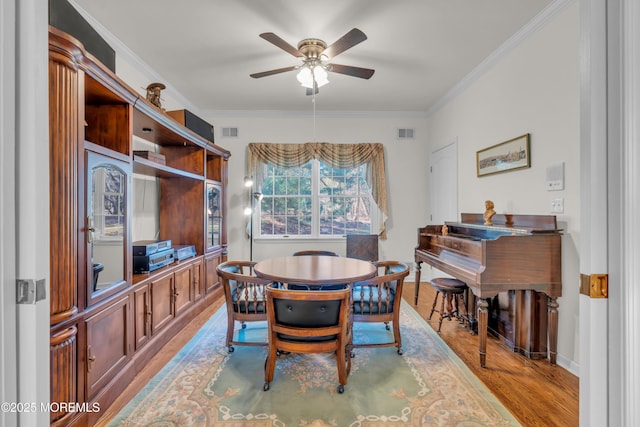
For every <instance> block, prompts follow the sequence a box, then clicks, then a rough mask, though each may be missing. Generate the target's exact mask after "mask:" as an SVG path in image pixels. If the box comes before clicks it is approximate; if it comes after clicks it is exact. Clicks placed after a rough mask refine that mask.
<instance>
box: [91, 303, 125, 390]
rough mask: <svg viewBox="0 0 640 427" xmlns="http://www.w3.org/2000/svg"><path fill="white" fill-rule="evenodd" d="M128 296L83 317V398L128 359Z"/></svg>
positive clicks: (103, 382) (99, 387)
mask: <svg viewBox="0 0 640 427" xmlns="http://www.w3.org/2000/svg"><path fill="white" fill-rule="evenodd" d="M129 306H130V304H129V296H128V295H125V296H124V297H122V298H119V299H118V300H117V301H115V302H113V303H112V304H110V305H109V306H107V307H105V309H104V310H101V311H99V312H98V313H96V314H94V315H92V316H90V317H88V318H87V319H86V320H85V324H86V331H87V348H86V360H87V369H86V378H87V380H86V384H87V399H91V398H93V397H94V396H95V395H96V393H98V391H100V390H101V389H102V387H104V386H105V385H106V384H107V382H108V381H109V380H110V379H111V378H112V377H113V376H114V375H115V374H116V373H118V372H119V371H120V370H121V369H122V368H123V367H124V365H125V364H126V363H127V362H128V359H129V354H130V343H129V333H128V331H129V324H130V320H129V316H130V314H129Z"/></svg>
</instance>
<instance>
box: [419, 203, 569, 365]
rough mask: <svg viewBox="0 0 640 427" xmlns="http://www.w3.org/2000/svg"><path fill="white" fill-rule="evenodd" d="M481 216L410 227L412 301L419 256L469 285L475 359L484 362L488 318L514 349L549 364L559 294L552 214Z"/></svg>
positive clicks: (555, 334) (556, 231)
mask: <svg viewBox="0 0 640 427" xmlns="http://www.w3.org/2000/svg"><path fill="white" fill-rule="evenodd" d="M484 222H485V220H484V217H483V214H480V213H478V214H475V213H463V214H461V221H460V222H445V224H440V225H428V226H426V227H423V228H419V229H418V245H417V246H416V248H415V261H416V277H415V283H416V287H415V304H416V305H417V304H418V293H419V289H420V274H421V263H423V262H425V263H427V264H429V265H431V266H433V267H434V268H436V269H438V270H440V271H442V272H444V273H447V274H449V275H451V276H453V277H455V278H456V279H458V280H461V281H463V282H465V283H466V284H467V286H469V289H470V290H471V292H472V296H473V297H474V298H473V299H474V300H475V301H476V304H477V328H478V346H479V354H480V366H482V367H485V366H486V346H487V329H488V324H489V321H490V320H494V321H495V322H493V323H492V325H495V329H497V330H496V331H495V332H497V333H498V334H499V335H501V336H502V338H503V339H504V340H505V343H506V344H507V345H509V346H510V347H511V348H512V349H513V350H514V351H519V352H521V353H523V354H525V355H526V356H529V357H532V358H542V357H547V355H548V357H549V360H550V362H551V364H555V363H556V356H557V341H558V303H557V298H558V297H559V296H562V261H561V237H562V236H561V230H559V229H558V227H557V222H556V217H555V216H552V215H515V214H514V215H510V214H496V215H494V216H493V218H492V223H493V224H492V225H484ZM490 308H491V317H492V319H490V318H489V313H490ZM501 325H502V326H501ZM492 330H493V328H492ZM547 339H548V352H547Z"/></svg>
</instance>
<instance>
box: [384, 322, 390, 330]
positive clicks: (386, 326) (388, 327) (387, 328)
mask: <svg viewBox="0 0 640 427" xmlns="http://www.w3.org/2000/svg"><path fill="white" fill-rule="evenodd" d="M384 327H385V328H386V330H387V331H390V330H391V326H389V324H388V323H385V325H384Z"/></svg>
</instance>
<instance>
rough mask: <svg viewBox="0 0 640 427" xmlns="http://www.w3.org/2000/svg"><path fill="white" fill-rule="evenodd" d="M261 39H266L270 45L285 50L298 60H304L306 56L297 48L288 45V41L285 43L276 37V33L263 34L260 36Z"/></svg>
mask: <svg viewBox="0 0 640 427" xmlns="http://www.w3.org/2000/svg"><path fill="white" fill-rule="evenodd" d="M260 37H262V38H263V39H265V40H266V41H268V42H269V43H271V44H274V45H276V46H278V47H279V48H280V49H282V50H284V51H285V52H287V53H290V54H291V55H293V56H295V57H296V58H304V55H303V54H302V53H300V51H299V50H298V49H296V48H295V47H293V46H291V45H290V44H289V43H287V42H286V41H284V40H283V39H281V38H280V37H278V36H276V35H275V34H274V33H262V34H260Z"/></svg>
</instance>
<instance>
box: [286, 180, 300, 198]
mask: <svg viewBox="0 0 640 427" xmlns="http://www.w3.org/2000/svg"><path fill="white" fill-rule="evenodd" d="M299 182H300V180H299V179H298V178H297V177H292V178H287V194H290V195H297V194H298V189H299V188H298V184H299Z"/></svg>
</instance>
